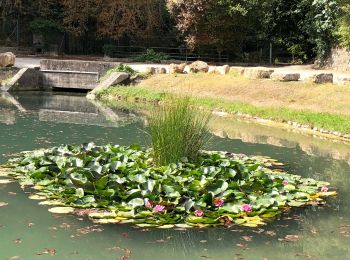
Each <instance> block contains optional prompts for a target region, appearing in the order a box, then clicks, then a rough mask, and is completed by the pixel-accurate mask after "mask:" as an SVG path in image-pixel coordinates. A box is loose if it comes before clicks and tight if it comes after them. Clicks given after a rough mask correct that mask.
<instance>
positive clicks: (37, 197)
mask: <svg viewBox="0 0 350 260" xmlns="http://www.w3.org/2000/svg"><path fill="white" fill-rule="evenodd" d="M28 198H29V199H31V200H46V199H47V197H45V196H40V195H36V194H34V195H31V196H29V197H28Z"/></svg>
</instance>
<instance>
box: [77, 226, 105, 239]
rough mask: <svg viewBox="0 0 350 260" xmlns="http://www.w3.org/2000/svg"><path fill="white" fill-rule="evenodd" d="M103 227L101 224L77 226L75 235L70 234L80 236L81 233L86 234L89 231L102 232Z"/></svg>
mask: <svg viewBox="0 0 350 260" xmlns="http://www.w3.org/2000/svg"><path fill="white" fill-rule="evenodd" d="M102 231H103V228H101V226H99V225H93V226H88V227H84V228H79V229H77V233H76V234H75V235H72V236H73V237H75V236H78V237H79V236H82V235H87V234H89V233H91V232H102Z"/></svg>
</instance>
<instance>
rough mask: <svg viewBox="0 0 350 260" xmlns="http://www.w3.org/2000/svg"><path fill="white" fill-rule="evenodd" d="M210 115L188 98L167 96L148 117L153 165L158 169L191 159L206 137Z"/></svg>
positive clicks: (196, 153)
mask: <svg viewBox="0 0 350 260" xmlns="http://www.w3.org/2000/svg"><path fill="white" fill-rule="evenodd" d="M209 119H210V113H209V112H205V111H202V110H200V109H199V108H198V107H196V106H194V105H193V104H192V100H191V98H190V97H188V96H185V97H167V98H166V100H165V102H164V104H163V105H161V106H158V107H155V108H154V109H153V110H152V111H151V114H150V116H149V133H150V136H151V141H152V147H153V158H154V162H155V164H156V165H158V166H162V165H167V164H170V163H176V162H179V161H180V160H182V159H183V158H188V159H190V160H195V159H196V158H197V156H198V154H199V151H200V150H201V149H202V148H203V146H204V145H205V143H206V142H207V141H208V138H209V131H208V129H207V125H208V122H209Z"/></svg>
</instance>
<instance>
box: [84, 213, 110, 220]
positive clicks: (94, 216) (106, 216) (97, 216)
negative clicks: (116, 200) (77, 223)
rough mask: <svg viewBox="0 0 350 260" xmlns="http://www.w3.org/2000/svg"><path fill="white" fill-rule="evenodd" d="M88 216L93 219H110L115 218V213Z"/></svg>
mask: <svg viewBox="0 0 350 260" xmlns="http://www.w3.org/2000/svg"><path fill="white" fill-rule="evenodd" d="M88 216H89V218H93V219H111V218H115V217H116V216H117V214H116V213H115V212H92V213H90V214H89V215H88Z"/></svg>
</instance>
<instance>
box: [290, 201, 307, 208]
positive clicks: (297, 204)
mask: <svg viewBox="0 0 350 260" xmlns="http://www.w3.org/2000/svg"><path fill="white" fill-rule="evenodd" d="M287 204H288V205H289V206H291V207H301V206H304V205H305V202H300V201H295V200H292V201H289V202H288V203H287Z"/></svg>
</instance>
